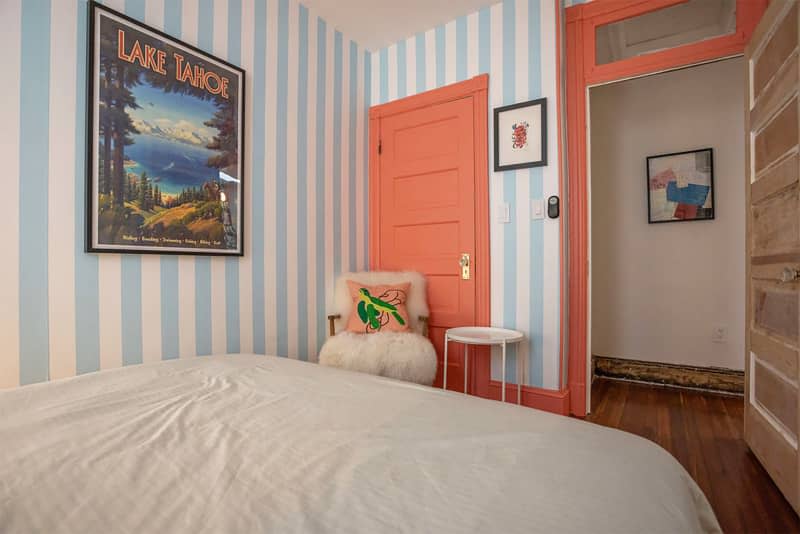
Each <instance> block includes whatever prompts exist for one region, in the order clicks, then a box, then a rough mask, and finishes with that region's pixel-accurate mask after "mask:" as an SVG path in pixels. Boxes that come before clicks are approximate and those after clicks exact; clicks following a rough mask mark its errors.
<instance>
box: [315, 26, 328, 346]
mask: <svg viewBox="0 0 800 534" xmlns="http://www.w3.org/2000/svg"><path fill="white" fill-rule="evenodd" d="M327 39H328V29H327V27H326V25H325V21H324V20H322V19H320V18H318V19H317V107H316V111H315V117H316V119H317V127H316V134H317V140H316V150H317V155H316V164H317V167H316V169H315V171H314V174H315V180H316V197H317V205H316V207H317V214H316V217H315V218H314V221H315V224H316V228H315V233H316V239H317V244H316V245H317V246H316V257H317V261H316V266H315V268H316V286H317V296H316V297H317V298H316V301H315V302H316V303H317V305H319V303H322V302H326V291H325V289H326V288H325V217H324V216H323V215H322V214H324V213H325V142H326V136H325V127H326V124H325V122H326V121H325V113H326V110H325V105H326V99H325V97H326V91H325V79H326V76H327V47H326V46H325V43H326V42H327ZM325 332H326V330H325V321H317V347H316V349H317V350H319V348H320V347H321V346H322V344H323V343H324V342H325V337H326V335H325Z"/></svg>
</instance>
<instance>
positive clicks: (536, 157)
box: [494, 98, 547, 172]
mask: <svg viewBox="0 0 800 534" xmlns="http://www.w3.org/2000/svg"><path fill="white" fill-rule="evenodd" d="M545 165H547V99H546V98H538V99H536V100H531V101H529V102H521V103H519V104H511V105H510V106H503V107H500V108H495V110H494V170H495V172H500V171H513V170H515V169H526V168H529V167H543V166H545Z"/></svg>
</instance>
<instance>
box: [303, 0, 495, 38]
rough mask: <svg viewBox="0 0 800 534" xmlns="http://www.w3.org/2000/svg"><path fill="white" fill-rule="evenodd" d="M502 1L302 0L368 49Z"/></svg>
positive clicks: (328, 21)
mask: <svg viewBox="0 0 800 534" xmlns="http://www.w3.org/2000/svg"><path fill="white" fill-rule="evenodd" d="M497 2H498V0H402V1H400V2H398V1H397V0H301V3H302V4H303V5H305V6H306V7H308V8H310V9H312V10H314V11H315V13H316V14H317V15H319V16H320V17H322V18H323V19H325V21H326V22H327V23H328V24H330V25H332V26H333V27H334V28H336V29H337V30H339V31H341V32H342V33H343V34H345V35H346V36H347V38H348V39H352V40H353V41H355V42H357V43H358V44H359V45H361V46H363V47H365V48H366V49H367V50H373V51H374V50H378V49H381V48H383V47H385V46H388V45H390V44H393V43H396V42H397V41H400V40H401V39H405V38H407V37H410V36H412V35H414V34H416V33H419V32H421V31H426V30H429V29H431V28H434V27H436V26H438V25H440V24H444V23H446V22H450V21H451V20H453V19H455V18H457V17H460V16H462V15H467V14H469V13H472V12H473V11H477V10H479V9H480V8H482V7H484V6H489V5H492V4H496V3H497Z"/></svg>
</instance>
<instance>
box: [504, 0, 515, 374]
mask: <svg viewBox="0 0 800 534" xmlns="http://www.w3.org/2000/svg"><path fill="white" fill-rule="evenodd" d="M515 11H516V9H515V3H514V2H504V3H503V104H505V105H507V104H513V103H514V102H515V96H516V95H515V90H516V82H517V78H516V67H517V64H516V55H515V53H514V52H515V50H514V48H515V39H516V35H515V29H516V24H515V19H516V13H515ZM504 134H505V132H500V135H504ZM516 178H517V173H516V171H506V172H504V173H503V202H505V203H507V204H508V205H509V208H510V211H511V223H509V224H505V225H503V323H504V326H506V327H508V328H516V327H517V224H516V220H517V213H516V211H517V209H516V208H517V198H516V192H517V179H516ZM509 355H510V357H509V359H508V362H507V366H508V367H507V368H506V371H507V373H508V376H513V377H514V380H516V370H517V366H516V347H512V348H511V350H509Z"/></svg>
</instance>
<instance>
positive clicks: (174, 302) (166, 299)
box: [161, 0, 183, 360]
mask: <svg viewBox="0 0 800 534" xmlns="http://www.w3.org/2000/svg"><path fill="white" fill-rule="evenodd" d="M182 7H183V2H182V0H170V1H168V2H164V31H165V32H167V33H168V34H170V35H180V34H181V19H182V14H181V10H182ZM179 273H180V271H179V267H178V258H177V257H176V256H161V359H163V360H173V359H176V358H178V357H179V356H180V293H179V283H180V274H179Z"/></svg>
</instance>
